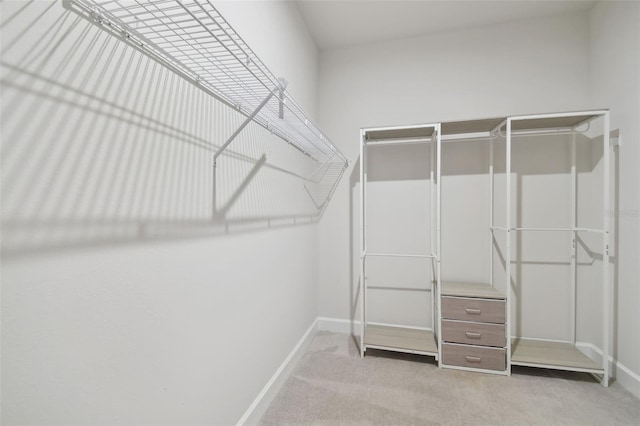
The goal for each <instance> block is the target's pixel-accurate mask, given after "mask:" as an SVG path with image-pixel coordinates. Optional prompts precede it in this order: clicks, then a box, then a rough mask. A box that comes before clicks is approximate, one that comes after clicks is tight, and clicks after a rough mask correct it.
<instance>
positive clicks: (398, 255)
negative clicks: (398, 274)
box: [364, 253, 435, 259]
mask: <svg viewBox="0 0 640 426" xmlns="http://www.w3.org/2000/svg"><path fill="white" fill-rule="evenodd" d="M364 256H365V257H366V256H374V257H418V258H423V259H433V258H435V256H433V255H429V254H401V253H365V254H364Z"/></svg>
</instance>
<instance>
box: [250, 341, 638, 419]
mask: <svg viewBox="0 0 640 426" xmlns="http://www.w3.org/2000/svg"><path fill="white" fill-rule="evenodd" d="M260 424H262V425H286V424H316V425H324V424H330V425H338V424H347V425H349V424H360V425H367V424H376V425H378V424H379V425H406V424H412V425H429V424H474V425H497V424H503V425H523V424H540V425H549V424H594V425H611V424H627V425H640V401H639V400H638V399H636V398H635V397H634V396H633V395H631V394H630V393H629V392H627V391H625V390H624V389H623V388H622V387H620V386H619V385H618V384H616V383H614V384H613V385H612V386H611V387H609V388H603V387H602V386H601V385H600V384H598V383H596V382H595V381H594V380H593V379H592V378H591V377H590V376H589V375H587V374H581V373H568V372H556V371H551V370H540V369H532V368H524V367H522V368H518V369H514V374H513V375H512V376H511V377H503V376H494V375H489V374H480V373H469V372H463V371H455V370H446V369H438V368H437V367H436V364H435V362H434V361H433V358H430V357H422V356H416V355H405V354H396V353H392V352H386V351H373V350H371V351H368V352H367V356H366V357H365V358H364V359H361V358H360V356H359V354H358V349H357V347H356V345H355V342H354V341H353V338H352V337H350V336H347V335H344V334H335V333H324V332H321V333H319V334H318V335H317V336H316V337H315V339H314V341H313V342H312V344H311V346H310V347H309V349H308V351H307V353H306V354H305V355H304V356H303V358H302V359H301V361H300V363H299V364H298V366H297V367H296V369H295V371H294V372H293V374H292V376H291V377H290V378H289V379H288V381H287V382H286V383H285V385H284V386H283V388H282V390H281V391H280V393H279V394H278V395H277V396H276V398H275V400H274V401H273V403H272V404H271V406H270V407H269V409H268V410H267V412H266V413H265V414H264V416H263V417H262V420H261V423H260Z"/></svg>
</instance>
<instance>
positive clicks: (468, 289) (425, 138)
mask: <svg viewBox="0 0 640 426" xmlns="http://www.w3.org/2000/svg"><path fill="white" fill-rule="evenodd" d="M596 119H598V120H601V123H603V124H602V125H603V130H602V132H603V133H602V139H603V142H602V144H603V157H602V183H603V198H602V212H603V214H604V212H606V211H607V210H608V208H609V150H610V145H609V111H608V110H597V111H581V112H568V113H553V114H538V115H522V116H510V117H499V118H491V119H480V120H471V121H456V122H441V123H433V124H425V125H419V126H404V127H379V128H365V129H361V130H360V158H361V161H360V182H361V185H360V202H361V204H360V205H361V206H362V208H361V213H360V214H361V218H360V219H361V246H360V248H361V256H360V260H361V264H360V266H361V269H360V294H361V295H362V297H361V298H360V302H361V306H360V308H361V339H360V354H361V356H364V355H365V353H366V351H367V349H370V348H372V349H383V350H391V351H397V352H407V353H415V354H422V355H429V356H434V357H435V358H436V360H437V361H438V365H439V367H443V368H454V369H461V370H469V371H476V372H485V373H493V374H502V375H510V374H511V366H512V365H519V366H528V367H539V368H548V369H557V370H568V371H577V372H585V373H591V374H592V375H594V376H595V377H597V378H598V379H599V380H600V382H601V383H602V384H603V385H604V386H608V384H609V378H610V372H609V363H608V362H607V360H608V359H609V353H610V346H609V345H610V343H609V342H610V329H611V317H612V295H611V285H610V278H609V224H608V220H607V219H606V217H604V215H603V220H602V227H601V228H598V229H594V228H584V227H578V225H577V194H576V192H577V169H576V134H578V133H580V132H581V131H584V130H583V129H584V128H585V126H589V125H590V124H591V122H592V121H593V120H596ZM562 134H564V135H566V134H569V135H572V139H571V145H570V150H571V168H570V179H571V195H570V196H571V201H570V202H571V210H572V211H571V212H570V217H571V223H570V226H568V227H566V228H541V227H538V228H536V227H514V226H513V224H512V207H511V205H512V203H511V200H512V185H511V180H512V177H511V172H512V167H511V160H512V158H511V157H512V152H511V147H512V140H513V139H514V138H516V137H518V136H545V135H562ZM456 140H467V141H470V140H486V141H489V151H490V152H489V167H488V175H489V176H488V179H489V182H490V183H489V185H490V190H489V196H490V203H489V206H490V211H489V218H490V220H489V223H488V224H487V227H488V231H489V232H488V235H489V238H490V244H487V247H488V248H490V256H489V257H490V262H491V267H490V271H491V273H490V277H489V283H460V282H448V281H445V280H442V277H441V262H442V257H441V193H442V191H441V157H442V149H441V147H442V143H443V142H447V141H456ZM503 141H504V142H503ZM414 143H428V144H431V170H430V174H429V176H430V191H429V192H430V197H431V208H430V218H429V222H430V224H429V227H430V230H431V236H430V241H429V247H430V252H429V253H377V252H376V253H374V252H371V251H369V250H368V249H367V209H368V207H367V167H368V166H367V151H368V150H370V149H376V147H378V146H381V145H390V144H414ZM497 143H504V147H505V165H504V166H505V177H506V179H505V188H504V189H505V192H504V196H505V203H504V207H501V209H503V211H502V212H501V213H503V214H504V218H505V219H504V220H505V223H504V224H501V225H500V226H498V225H496V224H495V223H494V217H495V212H496V210H495V209H497V207H494V199H495V191H494V183H495V180H494V148H495V146H497V145H496V144H497ZM522 232H559V233H567V234H568V235H570V236H571V241H572V248H571V260H570V268H571V273H570V282H569V283H568V285H569V288H570V291H569V293H570V296H569V298H570V306H567V308H566V312H567V313H568V314H569V317H570V320H569V321H570V337H569V339H568V341H566V342H558V341H550V340H538V339H533V338H529V339H527V338H526V337H525V336H518V335H515V333H516V330H514V327H513V326H512V325H513V323H514V321H513V320H514V317H513V316H514V308H516V305H515V304H514V303H513V302H514V299H515V293H514V289H513V286H514V284H517V283H514V282H513V280H514V278H513V274H512V260H513V259H512V254H511V240H512V237H513V236H514V234H516V233H522ZM582 233H594V234H596V235H600V236H601V237H602V276H601V280H602V331H603V343H602V352H603V353H602V362H601V363H600V365H598V363H596V362H594V361H592V360H591V359H590V358H588V357H587V356H585V355H584V354H583V353H582V352H580V351H579V350H578V349H577V348H576V300H577V273H576V259H577V244H576V241H577V240H578V235H579V234H582ZM444 237H445V238H446V235H445V236H444ZM498 239H501V240H500V241H503V242H504V247H505V248H504V251H503V253H502V256H503V257H504V261H503V262H502V265H503V266H502V268H503V272H504V279H501V280H499V279H497V278H496V277H494V266H493V265H494V249H495V247H496V244H497V243H496V241H497V240H498ZM376 256H386V257H421V258H428V259H431V263H432V277H433V278H432V280H431V283H430V286H431V292H430V294H431V297H430V302H429V303H430V305H431V309H432V312H433V313H434V315H433V318H432V319H431V323H432V324H431V327H429V328H416V327H405V326H389V325H386V326H381V325H379V324H376V323H373V322H369V320H368V312H367V289H368V284H367V261H368V260H369V259H370V258H372V257H376Z"/></svg>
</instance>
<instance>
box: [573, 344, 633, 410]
mask: <svg viewBox="0 0 640 426" xmlns="http://www.w3.org/2000/svg"><path fill="white" fill-rule="evenodd" d="M576 347H577V348H578V349H579V350H580V352H582V353H583V354H585V355H586V356H588V357H589V358H591V359H592V360H593V361H594V362H595V363H597V364H598V365H602V349H600V348H599V347H597V346H595V345H593V344H591V343H586V342H576ZM609 366H610V368H611V375H612V377H613V378H614V379H615V380H616V382H617V383H618V384H620V386H622V387H623V388H625V389H626V390H628V391H629V392H631V393H632V394H633V395H634V396H635V397H636V398H638V399H640V375H638V374H636V373H634V372H633V371H631V369H630V368H629V367H627V366H626V365H624V364H622V363H621V362H620V361H614V360H613V357H612V356H611V355H609Z"/></svg>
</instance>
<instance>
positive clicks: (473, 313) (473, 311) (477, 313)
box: [464, 308, 480, 315]
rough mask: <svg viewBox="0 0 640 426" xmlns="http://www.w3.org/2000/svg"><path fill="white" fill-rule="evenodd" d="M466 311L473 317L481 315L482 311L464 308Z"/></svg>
mask: <svg viewBox="0 0 640 426" xmlns="http://www.w3.org/2000/svg"><path fill="white" fill-rule="evenodd" d="M464 310H465V311H466V312H467V313H468V314H471V315H480V309H473V308H464Z"/></svg>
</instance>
